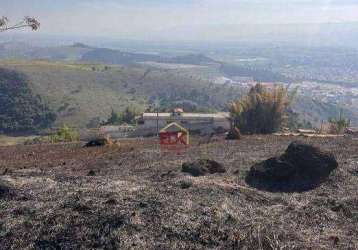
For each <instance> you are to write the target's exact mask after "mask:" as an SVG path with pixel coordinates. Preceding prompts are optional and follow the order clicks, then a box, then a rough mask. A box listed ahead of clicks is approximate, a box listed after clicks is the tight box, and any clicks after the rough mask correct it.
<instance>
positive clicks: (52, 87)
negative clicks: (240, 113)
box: [0, 61, 241, 126]
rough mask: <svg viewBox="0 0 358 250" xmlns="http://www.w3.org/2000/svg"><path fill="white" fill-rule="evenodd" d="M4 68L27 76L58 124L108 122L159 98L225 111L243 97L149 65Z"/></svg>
mask: <svg viewBox="0 0 358 250" xmlns="http://www.w3.org/2000/svg"><path fill="white" fill-rule="evenodd" d="M0 67H5V68H9V69H14V70H17V71H19V72H21V73H24V74H25V75H26V76H28V78H29V79H30V80H31V82H32V88H33V91H34V92H35V93H36V94H38V95H40V96H41V97H42V98H43V99H44V100H46V102H48V103H49V105H50V106H51V108H52V109H53V110H54V111H56V113H57V117H58V118H57V120H56V125H61V124H62V123H67V124H69V125H74V126H86V125H87V124H88V123H89V122H90V121H91V120H92V119H95V118H100V119H106V118H107V117H108V116H109V114H110V112H111V110H112V109H114V110H122V109H124V108H125V107H126V106H128V105H136V106H139V107H141V108H145V107H147V106H148V104H149V103H151V102H152V101H153V100H155V99H156V98H160V99H161V101H162V103H164V104H165V103H170V102H175V101H182V100H189V101H193V102H195V103H196V104H198V106H199V107H202V108H212V109H223V108H225V107H226V104H227V102H228V101H230V100H233V99H235V98H237V97H238V96H239V95H240V93H241V89H240V88H238V87H230V86H221V85H219V86H218V85H214V84H211V83H209V82H208V81H206V80H201V79H194V78H193V77H192V76H189V75H186V74H181V73H179V72H177V71H175V70H164V69H153V68H151V67H145V66H136V67H125V66H114V65H101V64H78V63H64V62H49V61H3V62H1V63H0Z"/></svg>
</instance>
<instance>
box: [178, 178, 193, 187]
mask: <svg viewBox="0 0 358 250" xmlns="http://www.w3.org/2000/svg"><path fill="white" fill-rule="evenodd" d="M191 186H193V183H192V182H191V181H189V180H183V181H180V188H181V189H188V188H190V187H191Z"/></svg>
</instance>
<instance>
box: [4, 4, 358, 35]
mask: <svg viewBox="0 0 358 250" xmlns="http://www.w3.org/2000/svg"><path fill="white" fill-rule="evenodd" d="M0 7H1V9H0V16H1V15H5V16H8V17H9V18H10V19H11V20H14V21H15V20H16V19H19V18H20V17H21V16H24V15H29V16H34V17H37V18H38V19H39V20H40V22H41V30H40V33H43V34H63V35H73V34H76V35H90V36H105V37H113V38H134V39H143V40H145V39H149V40H153V39H168V40H170V39H171V38H172V39H186V40H190V39H218V38H219V37H220V36H222V37H225V36H228V37H230V34H233V33H236V34H237V33H239V32H240V33H241V35H245V34H250V32H251V33H252V32H255V31H252V30H250V27H251V26H250V25H247V24H301V23H331V22H334V23H337V22H338V23H341V22H358V0H87V1H85V0H32V1H31V0H1V3H0ZM246 25H247V26H246ZM245 26H246V27H247V28H246V29H243V28H242V27H245ZM263 29H265V28H263Z"/></svg>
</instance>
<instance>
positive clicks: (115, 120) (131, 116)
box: [103, 106, 141, 125]
mask: <svg viewBox="0 0 358 250" xmlns="http://www.w3.org/2000/svg"><path fill="white" fill-rule="evenodd" d="M140 113H141V111H140V110H139V109H138V108H135V107H134V106H130V107H127V108H126V109H125V110H124V111H123V112H119V113H117V112H115V111H114V110H112V113H111V116H110V117H109V118H108V120H107V121H106V122H104V123H103V125H121V124H128V125H130V124H135V117H136V116H138V115H139V114H140Z"/></svg>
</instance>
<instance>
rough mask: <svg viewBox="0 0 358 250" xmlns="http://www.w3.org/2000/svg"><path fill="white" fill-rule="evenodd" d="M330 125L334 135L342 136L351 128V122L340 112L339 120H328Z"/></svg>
mask: <svg viewBox="0 0 358 250" xmlns="http://www.w3.org/2000/svg"><path fill="white" fill-rule="evenodd" d="M328 123H329V124H330V130H331V131H330V132H331V133H334V134H342V133H344V131H345V130H346V129H347V128H348V127H349V126H350V123H351V121H350V120H349V119H345V118H344V117H343V111H342V110H341V111H340V112H339V118H338V119H336V118H330V119H329V120H328Z"/></svg>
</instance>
